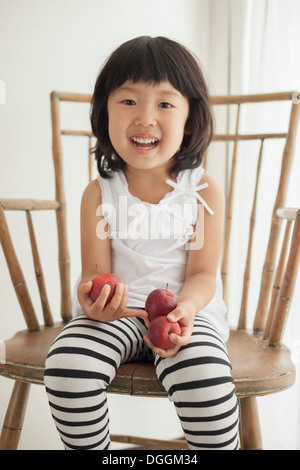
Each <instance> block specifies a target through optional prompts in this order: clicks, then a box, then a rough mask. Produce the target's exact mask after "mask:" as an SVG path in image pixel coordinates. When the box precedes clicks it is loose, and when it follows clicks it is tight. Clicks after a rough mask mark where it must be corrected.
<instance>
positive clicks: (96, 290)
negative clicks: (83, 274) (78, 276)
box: [90, 274, 121, 305]
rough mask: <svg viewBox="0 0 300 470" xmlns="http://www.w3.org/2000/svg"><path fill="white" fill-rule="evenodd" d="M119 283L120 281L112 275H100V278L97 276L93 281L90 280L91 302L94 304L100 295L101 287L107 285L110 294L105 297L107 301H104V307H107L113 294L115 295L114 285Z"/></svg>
mask: <svg viewBox="0 0 300 470" xmlns="http://www.w3.org/2000/svg"><path fill="white" fill-rule="evenodd" d="M119 282H121V281H120V279H119V278H118V277H117V276H115V275H114V274H102V275H101V276H97V277H95V278H94V279H93V280H92V283H93V285H92V288H91V290H90V297H91V299H92V301H93V302H95V301H96V300H97V299H98V297H99V295H100V292H101V291H102V288H103V286H105V285H106V284H108V285H109V286H110V293H109V295H108V297H107V300H106V303H105V305H107V304H108V303H109V302H110V301H111V299H112V297H113V295H114V293H115V289H116V285H117V284H118V283H119Z"/></svg>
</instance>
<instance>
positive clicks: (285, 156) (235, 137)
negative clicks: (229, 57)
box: [205, 92, 300, 334]
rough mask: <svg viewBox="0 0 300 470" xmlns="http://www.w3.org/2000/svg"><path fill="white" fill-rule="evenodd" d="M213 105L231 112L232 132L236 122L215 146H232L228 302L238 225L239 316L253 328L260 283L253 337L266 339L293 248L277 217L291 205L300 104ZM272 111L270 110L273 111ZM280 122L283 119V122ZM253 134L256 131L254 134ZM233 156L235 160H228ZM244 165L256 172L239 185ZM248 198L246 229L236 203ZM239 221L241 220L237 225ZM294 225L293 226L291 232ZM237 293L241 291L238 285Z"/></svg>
mask: <svg viewBox="0 0 300 470" xmlns="http://www.w3.org/2000/svg"><path fill="white" fill-rule="evenodd" d="M212 103H213V105H214V108H215V109H217V111H216V112H218V108H220V107H221V108H222V107H226V108H227V120H226V122H227V126H228V122H230V121H231V126H232V127H233V131H230V130H229V129H228V127H227V129H226V132H224V133H219V132H218V129H217V130H216V133H215V135H214V138H213V140H214V142H215V143H220V142H223V143H227V149H226V150H227V157H228V160H229V168H230V172H229V178H228V181H229V185H228V194H227V212H226V222H225V240H224V253H223V259H222V267H221V272H222V279H223V286H224V297H225V299H226V300H228V301H229V299H228V298H227V297H228V296H229V290H230V289H229V281H228V279H229V274H230V267H231V266H230V264H231V263H230V260H231V258H230V250H234V248H235V247H234V246H232V236H233V234H232V230H233V227H234V223H236V225H235V226H236V228H237V230H238V236H242V235H243V236H244V237H245V240H246V243H245V255H244V258H245V259H244V273H243V282H242V289H241V293H240V296H239V298H240V311H239V315H238V318H239V319H238V328H239V329H246V328H247V327H248V328H249V321H251V323H252V318H250V319H249V314H248V306H249V296H250V282H251V281H253V278H255V279H256V280H257V278H259V279H260V283H258V282H256V289H260V293H259V297H258V301H257V305H256V312H255V315H254V319H253V331H254V333H256V334H262V333H263V332H264V331H265V329H266V325H270V321H268V316H269V318H270V315H269V310H270V301H271V297H272V295H271V294H272V289H273V280H274V273H275V270H276V263H277V260H278V256H279V251H280V248H282V249H283V250H285V249H287V247H288V246H289V245H288V241H287V240H288V238H287V237H286V238H284V240H285V241H284V245H281V240H282V236H281V230H282V217H280V216H278V209H279V208H283V207H284V206H285V203H286V196H287V191H288V184H289V181H290V175H291V169H292V164H293V159H294V154H295V144H296V136H297V131H298V124H299V115H300V106H299V99H298V97H297V95H296V94H295V92H282V93H265V94H256V95H241V96H240V95H238V96H226V97H224V96H219V97H218V96H214V97H212ZM255 106H256V108H255ZM267 106H269V109H268V108H267ZM283 106H284V108H283ZM233 108H234V109H233ZM270 108H271V109H270ZM232 111H233V113H232ZM243 112H244V114H243ZM270 112H271V113H272V114H273V116H275V117H277V119H270ZM230 113H231V114H230ZM247 113H248V114H247ZM232 116H233V118H232ZM273 116H272V117H273ZM278 116H279V117H280V119H278ZM282 118H284V119H282ZM269 121H272V124H273V127H274V123H273V121H276V122H275V126H278V125H279V124H278V122H279V121H280V125H282V124H283V126H284V128H283V131H282V130H281V131H278V130H276V131H274V130H273V129H271V130H270V129H269V128H268V123H269ZM266 124H267V125H266ZM249 127H250V131H249ZM255 127H256V129H255ZM241 128H243V132H241V131H240V129H241ZM253 128H254V129H255V130H254V131H253ZM265 128H267V130H265V131H264V130H263V131H262V130H261V129H265ZM244 129H245V131H244ZM254 142H255V143H256V147H254V146H253V143H254ZM229 143H232V144H231V146H230V145H228V144H229ZM245 144H248V145H249V144H251V150H250V151H249V152H248V151H247V150H246V147H245ZM268 144H269V145H270V144H271V145H270V148H269V149H268V150H269V157H265V153H267V152H266V151H265V149H266V148H267V146H268ZM213 148H214V147H213V146H211V148H210V149H209V152H208V153H207V155H206V162H205V165H209V158H210V154H211V153H212V149H213ZM230 151H231V155H230V156H229V152H230ZM276 152H277V154H278V156H277V158H276V159H275V155H274V154H275V153H276ZM264 157H265V158H269V159H271V165H270V164H269V167H270V168H272V171H270V170H269V171H268V170H267V171H262V168H263V165H264V163H265V162H264ZM245 160H251V163H252V168H251V169H250V167H249V166H247V165H245V166H246V170H245V174H244V179H242V181H240V182H239V181H238V176H237V174H238V165H239V164H241V165H243V163H244V164H245ZM272 160H273V161H272ZM274 166H277V168H278V174H277V180H276V173H274V171H273V169H274ZM274 175H275V176H274ZM266 188H267V191H270V189H271V188H273V200H272V199H271V204H272V206H269V210H268V212H269V213H267V214H265V213H262V217H261V220H260V223H261V224H262V226H263V231H264V233H265V234H266V235H268V236H269V238H268V239H266V241H268V243H267V248H266V252H265V255H264V263H263V266H262V273H260V272H259V267H257V264H256V265H255V264H254V256H256V257H257V254H256V255H255V243H256V245H260V244H261V243H262V241H261V238H260V236H259V235H258V236H256V239H255V231H258V227H257V223H258V220H257V219H258V217H257V213H258V210H259V205H260V204H261V202H262V201H263V200H264V198H266V192H264V189H266ZM244 193H248V195H250V204H249V210H248V213H247V217H246V216H245V215H244V214H243V216H244V219H243V220H242V224H238V223H237V221H238V219H237V218H240V217H241V213H242V212H246V211H245V209H244V207H243V208H242V209H241V210H240V212H238V211H236V212H237V213H235V207H234V201H237V200H240V199H241V198H242V196H243V194H244ZM294 212H295V211H294ZM280 214H281V215H282V214H283V213H282V212H280ZM235 218H236V219H237V220H236V222H235ZM295 218H296V214H295V213H294V219H295ZM290 223H291V220H289V222H288V226H289V225H290ZM260 258H261V259H260V260H259V263H261V261H262V260H263V256H261V257H260ZM238 263H239V265H240V266H242V265H243V255H242V254H241V253H239V254H238ZM259 265H260V264H258V266H259ZM254 266H255V267H254ZM233 288H234V289H235V288H236V287H235V285H234V287H233ZM272 308H273V307H272ZM268 328H269V326H268ZM268 331H269V330H268Z"/></svg>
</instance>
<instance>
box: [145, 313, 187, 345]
mask: <svg viewBox="0 0 300 470" xmlns="http://www.w3.org/2000/svg"><path fill="white" fill-rule="evenodd" d="M171 333H175V334H176V335H179V336H180V335H181V328H180V325H179V323H178V322H177V321H176V322H170V321H169V320H168V319H167V317H166V316H161V317H156V318H155V319H154V320H153V321H152V322H151V323H150V326H149V329H148V337H149V339H150V341H151V343H152V344H153V345H154V346H156V347H158V348H161V349H171V348H173V347H174V346H175V344H174V343H172V341H170V339H169V336H170V334H171Z"/></svg>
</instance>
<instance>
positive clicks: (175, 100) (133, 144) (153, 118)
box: [107, 81, 189, 171]
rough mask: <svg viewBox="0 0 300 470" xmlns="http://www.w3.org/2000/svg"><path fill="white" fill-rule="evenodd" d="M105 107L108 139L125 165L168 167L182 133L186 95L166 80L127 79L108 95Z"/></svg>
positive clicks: (185, 115)
mask: <svg viewBox="0 0 300 470" xmlns="http://www.w3.org/2000/svg"><path fill="white" fill-rule="evenodd" d="M107 110H108V132H109V137H110V140H111V143H112V145H113V147H114V149H115V151H116V152H117V153H118V154H119V155H120V156H121V157H122V158H123V160H124V161H125V162H126V163H127V166H132V167H134V168H136V169H144V170H146V169H153V168H157V167H163V168H164V169H165V170H166V171H167V169H168V167H169V163H170V162H169V161H170V159H171V158H172V157H173V156H174V154H175V153H176V152H177V151H178V150H179V148H180V145H181V143H182V139H183V137H184V133H185V126H186V121H187V118H188V115H189V102H188V99H187V98H186V97H185V96H183V95H182V94H181V93H180V92H179V91H178V90H176V89H175V88H174V87H173V86H172V85H171V83H169V82H167V81H166V82H161V83H159V84H151V83H144V82H138V83H133V82H131V81H126V82H125V83H123V85H121V86H120V87H119V88H117V89H116V90H114V91H113V92H112V93H111V94H110V95H109V98H108V103H107Z"/></svg>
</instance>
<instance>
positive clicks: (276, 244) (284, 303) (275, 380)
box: [0, 92, 300, 449]
mask: <svg viewBox="0 0 300 470" xmlns="http://www.w3.org/2000/svg"><path fill="white" fill-rule="evenodd" d="M293 96H294V95H293V93H292V92H288V93H274V94H260V95H244V96H227V97H213V98H212V103H213V105H214V106H215V107H217V106H221V107H227V106H234V107H235V108H236V110H237V113H236V117H237V119H236V124H235V130H234V132H231V133H230V132H226V133H218V132H217V133H216V134H215V136H214V141H215V143H213V144H212V145H215V144H216V145H217V143H218V142H221V141H222V142H225V144H226V146H227V147H228V148H229V147H230V146H232V145H233V157H232V160H231V161H230V162H229V165H228V166H229V167H231V172H230V177H229V178H228V180H229V190H228V199H227V201H228V203H227V218H226V227H225V245H224V254H223V261H222V276H223V281H224V293H225V296H226V298H227V295H228V292H229V291H230V289H229V288H230V274H229V273H230V269H229V268H230V257H229V252H230V237H231V236H232V230H233V229H232V227H233V225H232V221H233V219H234V216H235V213H234V201H235V200H236V198H239V194H236V188H237V175H238V171H237V167H238V158H239V157H240V156H239V154H238V145H239V144H240V142H246V141H250V142H253V141H254V140H255V141H258V142H260V151H259V157H258V161H257V172H256V177H255V181H254V183H253V186H252V187H253V188H254V193H253V205H252V210H251V211H250V222H249V221H248V225H247V227H246V228H245V230H244V231H245V232H246V238H247V239H248V244H247V253H246V256H245V259H246V262H245V271H244V281H243V286H242V295H241V299H242V301H241V310H240V315H239V321H238V324H237V326H236V327H235V328H232V329H231V334H230V339H229V342H228V350H229V355H230V358H231V362H232V365H233V371H232V373H233V378H234V382H235V386H236V394H237V396H238V399H239V406H240V442H241V449H260V448H262V438H261V432H260V426H259V418H258V411H257V405H256V397H258V396H262V395H267V394H270V393H274V392H278V391H281V390H285V389H287V388H288V387H291V386H292V385H293V383H294V380H295V366H294V365H293V363H292V362H291V359H290V351H289V350H288V348H286V347H285V346H284V345H283V344H282V336H283V331H284V325H285V324H286V320H287V317H288V313H289V309H290V306H291V302H292V297H293V291H294V287H295V282H296V277H297V270H298V267H299V259H300V210H297V209H285V208H284V206H285V198H286V192H287V188H288V184H289V176H290V172H291V166H292V161H293V156H294V147H295V139H296V133H297V126H298V121H299V113H300V106H298V105H297V104H296V102H295V101H296V100H293V99H292V98H293ZM90 98H91V96H90V95H82V94H76V93H59V92H53V93H52V94H51V113H52V130H53V161H54V169H55V183H56V195H55V199H54V200H53V201H44V200H31V199H30V200H29V199H3V198H2V199H0V240H1V244H2V248H3V251H4V254H5V257H6V261H7V266H8V269H9V273H10V276H11V280H12V284H13V286H14V289H15V292H16V296H17V298H18V301H19V303H20V306H21V309H22V312H23V315H24V319H25V321H26V325H27V329H26V330H24V331H19V332H17V333H16V334H15V336H14V337H12V338H11V339H8V340H7V341H5V361H4V360H2V361H0V374H1V375H2V376H4V377H8V378H11V379H13V380H14V381H15V385H14V389H13V393H12V396H11V400H10V403H9V406H8V410H7V413H6V417H5V420H4V424H3V428H2V433H1V437H0V449H16V448H17V447H18V442H19V438H20V433H21V429H22V423H23V419H24V414H25V409H26V403H27V398H28V394H29V389H30V385H31V384H40V385H43V374H44V363H45V358H46V355H47V352H48V350H49V348H50V345H51V343H52V341H53V340H54V338H55V337H56V336H57V334H58V332H59V331H60V330H61V328H62V327H63V326H64V325H65V324H66V322H68V321H69V320H70V318H71V294H72V292H71V287H70V256H69V250H68V241H67V230H66V227H67V222H66V197H65V190H64V176H63V144H62V136H65V135H69V136H81V137H82V138H83V137H84V138H87V139H88V149H89V151H88V154H89V175H90V178H92V166H91V165H92V160H91V156H90V155H91V152H90V150H91V146H92V144H91V142H92V134H91V132H90V131H89V130H87V131H66V130H63V129H61V124H60V106H61V105H62V103H63V102H75V103H78V102H85V103H88V102H89V101H90ZM269 101H270V102H282V101H286V102H287V103H288V104H289V107H290V112H289V121H288V125H287V130H285V132H283V133H278V132H277V133H271V132H268V133H257V132H256V133H252V134H243V133H241V132H239V125H240V123H241V118H240V117H241V115H242V113H241V111H242V109H243V108H244V107H245V106H247V105H249V104H250V105H251V104H252V103H264V102H269ZM272 139H281V140H283V142H284V151H283V153H282V156H281V159H280V176H279V182H278V185H277V188H276V191H275V192H276V194H275V202H274V203H273V206H272V207H273V208H272V210H271V211H270V214H269V218H268V217H264V226H265V232H267V233H269V243H268V245H267V248H266V255H265V262H264V265H263V269H262V275H261V283H260V286H261V287H260V295H259V299H258V302H257V309H256V314H255V317H254V322H253V327H249V326H248V324H249V321H250V320H251V322H252V319H251V316H250V317H249V314H248V312H247V304H248V302H247V301H248V300H249V297H250V296H251V291H250V290H249V289H250V267H251V266H252V265H251V262H252V258H251V255H253V250H254V248H253V245H254V242H255V241H256V240H255V234H254V226H255V223H256V216H255V214H256V211H257V207H258V199H259V196H260V195H261V194H260V191H259V188H260V187H261V181H260V178H261V167H262V158H263V148H264V147H265V142H267V141H268V140H272ZM230 141H231V142H233V144H232V145H231V144H230V145H229V144H228V143H229V142H230ZM238 143H239V144H238ZM227 150H228V149H227ZM226 156H228V153H226ZM209 159H210V155H209V152H208V154H207V156H206V162H205V165H209ZM247 183H248V181H247ZM244 187H247V188H249V189H248V191H250V187H251V186H249V185H247V186H244ZM6 211H21V212H25V214H26V220H27V223H28V230H29V237H30V241H31V246H32V256H33V260H34V266H35V273H36V281H37V284H38V287H39V292H40V297H41V310H42V312H43V324H42V325H40V324H39V321H38V316H39V315H38V314H37V313H36V312H35V311H34V307H33V303H32V301H31V298H30V295H29V291H28V288H27V284H26V281H25V278H24V275H23V272H22V269H21V267H20V263H19V261H18V258H17V254H16V250H15V248H14V246H13V242H12V237H11V235H10V231H9V228H8V224H7V220H6V216H5V212H6ZM33 211H54V212H55V213H56V220H57V228H58V249H59V254H58V263H59V271H60V280H61V293H62V294H61V313H60V315H61V319H60V321H54V320H53V316H52V314H51V312H50V307H49V302H48V299H47V294H46V288H45V282H44V277H43V271H42V267H41V262H40V257H39V252H38V248H37V241H36V236H35V231H34V227H33V220H32V215H31V214H32V212H33ZM267 220H270V227H269V226H268V224H267V223H266V221H267ZM283 224H285V230H284V235H282V230H283ZM254 277H255V278H256V277H257V271H255V276H254ZM229 305H230V302H229ZM38 313H39V312H38ZM57 315H58V314H57V313H56V316H54V318H55V319H56V318H57ZM247 315H248V316H247ZM0 359H1V358H0ZM108 391H109V392H111V393H119V394H127V395H132V396H145V397H165V396H166V393H165V392H164V390H163V388H162V386H161V384H160V383H159V382H158V380H157V378H156V374H155V370H154V367H153V366H152V365H151V364H145V363H129V364H124V365H122V366H121V367H120V368H119V370H118V373H117V376H116V378H115V380H114V381H113V383H112V384H111V385H110V387H109V390H108ZM111 438H112V440H114V441H119V442H127V443H132V444H135V445H140V446H141V445H142V446H158V447H161V448H167V449H177V448H179V449H186V448H187V444H186V442H185V441H184V440H183V439H179V440H177V441H176V440H175V441H162V440H156V439H145V438H138V437H134V436H118V435H113V436H111Z"/></svg>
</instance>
